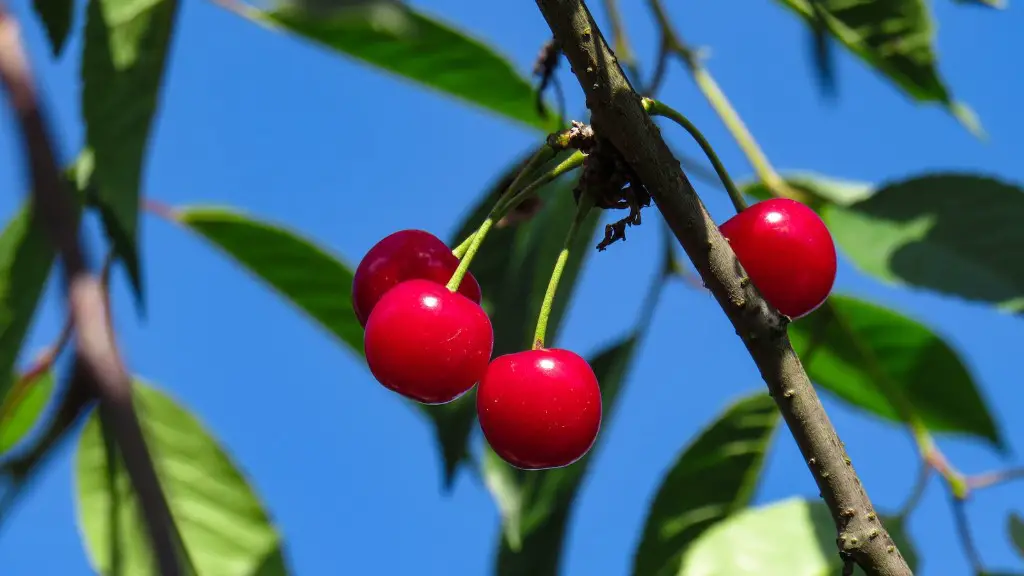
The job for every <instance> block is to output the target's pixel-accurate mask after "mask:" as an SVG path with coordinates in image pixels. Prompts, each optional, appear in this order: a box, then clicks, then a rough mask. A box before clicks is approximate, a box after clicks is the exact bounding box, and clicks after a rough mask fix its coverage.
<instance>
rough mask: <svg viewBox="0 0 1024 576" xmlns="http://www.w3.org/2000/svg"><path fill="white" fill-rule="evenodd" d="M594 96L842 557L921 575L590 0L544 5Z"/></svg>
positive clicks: (882, 571)
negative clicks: (772, 411) (771, 402)
mask: <svg viewBox="0 0 1024 576" xmlns="http://www.w3.org/2000/svg"><path fill="white" fill-rule="evenodd" d="M537 4H538V6H539V7H540V10H541V12H542V13H543V15H544V18H545V19H546V20H547V23H548V26H549V27H550V28H551V30H552V32H553V33H554V35H555V38H556V39H557V40H558V42H559V44H560V45H561V46H562V47H563V50H564V51H565V55H566V57H567V58H568V60H569V62H570V63H571V64H572V68H573V71H574V73H575V74H576V76H577V78H578V80H579V83H580V85H581V87H582V88H583V91H584V93H585V94H586V97H587V103H588V105H589V107H590V110H591V114H592V122H593V125H594V129H595V131H596V132H597V134H598V136H599V137H601V138H605V139H607V140H608V141H609V142H611V144H613V145H614V146H615V148H617V149H618V150H619V152H620V153H621V154H622V157H623V158H624V159H625V161H626V162H627V163H628V164H629V166H630V167H631V169H632V170H633V171H634V172H635V173H636V175H637V176H638V177H639V178H640V180H641V181H642V182H643V184H644V186H646V187H647V189H648V190H649V191H650V192H651V194H652V195H653V197H654V201H655V203H656V204H657V206H658V208H659V210H660V211H661V213H662V215H663V216H664V218H665V220H666V221H667V222H668V224H669V226H670V227H671V228H672V232H673V233H674V235H675V236H676V239H677V240H678V241H679V243H680V245H682V247H683V250H684V251H686V253H687V255H688V256H689V257H690V259H691V260H692V261H693V264H694V266H695V267H696V268H697V271H698V272H699V273H700V275H701V277H702V278H703V280H704V283H705V285H706V286H707V287H708V289H709V290H711V292H712V293H713V294H714V296H715V299H716V300H718V303H719V305H720V306H721V307H722V309H723V310H724V311H725V313H726V315H727V316H728V317H729V319H730V321H731V322H732V324H733V326H734V327H735V329H736V332H737V334H738V335H739V336H740V337H741V338H742V340H743V342H744V344H745V345H746V347H747V350H748V351H749V352H750V354H751V356H752V358H753V360H754V362H755V363H756V364H757V367H758V369H759V371H760V372H761V376H762V377H763V378H764V380H765V382H766V383H767V385H768V389H769V392H770V393H771V395H772V397H773V398H774V399H775V401H776V403H777V404H778V406H779V409H780V411H781V413H782V415H783V417H784V418H785V420H786V423H787V425H788V426H789V429H790V431H791V433H792V434H793V437H794V439H795V440H796V443H797V445H798V446H799V448H800V451H801V453H802V454H803V456H804V459H805V462H807V464H808V467H809V468H810V470H811V473H812V475H813V477H814V480H815V482H816V483H817V485H818V488H819V489H820V490H821V494H822V496H823V497H824V499H825V502H826V504H827V505H828V507H829V509H830V510H831V512H832V517H833V520H834V521H835V524H836V529H837V532H838V538H837V544H838V546H839V550H840V552H841V553H842V554H843V555H845V556H849V557H852V558H853V559H854V561H856V562H857V564H859V565H860V566H861V567H862V568H863V569H864V571H865V572H866V573H868V574H871V575H885V576H896V575H899V576H906V575H910V574H912V572H911V571H910V568H909V567H908V566H907V564H906V561H905V560H904V559H903V556H902V555H901V554H900V553H899V551H898V549H897V548H896V545H895V543H894V542H893V541H892V538H891V537H890V536H889V534H888V533H887V532H886V530H885V528H884V527H883V526H882V524H881V522H880V520H879V519H878V515H877V514H876V513H875V511H874V507H873V506H872V504H871V500H870V498H869V497H868V495H867V493H866V492H865V490H864V489H863V487H862V486H861V483H860V480H859V479H858V478H857V475H856V473H855V472H854V469H853V466H852V464H851V462H850V458H849V456H848V455H847V454H846V450H845V448H844V447H843V444H842V442H841V441H840V440H839V436H838V435H837V434H836V431H835V428H834V427H833V426H832V424H831V422H830V421H829V418H828V415H827V414H826V413H825V410H824V408H823V407H822V405H821V401H820V399H819V398H818V395H817V393H816V392H815V390H814V388H813V386H812V385H811V382H810V380H809V379H808V377H807V373H806V372H805V371H804V369H803V366H802V365H801V363H800V359H799V358H798V357H797V355H796V353H795V352H794V351H793V348H792V345H791V344H790V342H789V337H788V335H787V334H786V322H785V319H784V318H782V317H781V316H780V315H779V313H778V311H776V310H775V309H774V308H772V307H771V306H770V305H769V304H768V303H766V302H765V301H764V299H763V298H762V297H761V296H760V294H759V293H758V292H757V289H756V288H755V287H754V286H753V284H752V283H751V282H750V281H749V279H748V278H746V275H745V273H744V272H743V270H742V267H741V266H740V265H739V263H738V262H737V260H736V255H735V254H734V253H733V251H732V249H731V248H730V247H729V244H728V243H727V242H726V241H725V239H724V238H723V237H722V235H721V233H720V232H719V231H718V227H717V226H716V224H715V222H714V221H713V220H712V219H711V217H710V215H709V214H708V213H707V210H706V209H705V208H704V205H703V204H702V203H701V201H700V198H699V197H698V196H697V193H696V191H694V189H693V185H692V184H690V181H689V180H688V179H687V178H686V175H685V174H684V173H683V172H682V169H681V168H680V166H679V161H678V160H677V159H676V158H675V157H674V156H673V155H672V152H671V150H669V148H668V146H667V145H666V144H665V141H664V140H663V139H662V137H661V134H660V132H659V131H658V129H657V127H656V126H655V125H654V122H653V120H652V119H651V118H650V117H649V116H648V115H647V113H646V112H644V109H643V106H642V105H641V102H640V96H638V95H637V94H636V92H634V91H633V90H632V88H631V87H630V85H629V83H628V81H627V79H626V77H625V75H624V74H623V72H622V69H621V68H620V67H619V65H618V64H617V63H616V61H615V59H614V56H613V55H612V53H611V51H610V50H609V49H608V46H607V44H606V42H605V41H604V38H603V36H602V34H601V32H600V29H599V28H598V26H597V23H596V22H594V19H593V17H592V16H591V14H590V12H589V10H588V9H587V7H586V5H585V4H584V3H583V1H582V0H537Z"/></svg>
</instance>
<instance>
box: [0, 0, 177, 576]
mask: <svg viewBox="0 0 1024 576" xmlns="http://www.w3.org/2000/svg"><path fill="white" fill-rule="evenodd" d="M0 82H2V84H3V87H4V90H5V91H6V92H7V95H8V97H9V99H10V103H11V107H12V108H13V110H14V112H15V114H16V116H17V120H18V124H19V127H20V131H21V137H22V143H23V146H24V149H25V153H26V157H27V159H28V162H29V172H30V174H31V178H32V203H33V209H35V210H39V214H40V216H41V217H42V220H43V223H44V225H45V226H46V229H47V232H48V234H49V236H50V239H51V241H52V242H53V243H54V246H55V247H56V248H57V250H58V252H59V254H60V257H61V262H62V263H63V268H64V281H65V284H66V286H65V288H66V292H67V298H68V308H69V315H70V317H71V318H72V319H73V323H74V326H75V336H76V339H75V341H76V344H77V349H76V358H75V363H76V366H80V367H82V368H83V369H81V370H77V369H76V370H75V376H74V377H73V378H72V380H71V382H70V383H69V386H72V387H73V388H72V389H74V388H80V389H82V390H91V391H92V392H93V393H95V394H96V396H97V397H98V398H99V400H100V417H101V418H102V419H103V420H105V421H106V422H107V423H108V424H109V425H110V426H111V428H112V429H113V430H114V432H115V435H116V437H117V444H118V447H119V449H120V452H121V456H122V459H123V461H124V465H125V468H126V469H127V471H128V476H129V477H130V478H131V481H132V484H133V486H134V488H135V492H136V493H137V494H138V499H139V503H140V505H141V507H142V512H143V516H144V517H145V521H146V522H145V523H146V527H147V530H148V531H149V537H150V540H151V543H152V545H153V550H154V553H155V557H156V558H155V559H156V563H157V566H158V568H159V571H160V573H161V574H164V575H167V576H177V575H179V574H182V573H183V572H182V564H181V560H180V558H179V556H178V549H179V544H180V543H179V540H178V539H177V531H176V529H175V526H174V520H173V518H172V516H171V512H170V508H169V507H168V505H167V500H166V498H165V497H164V494H163V491H162V490H161V488H160V482H159V479H158V478H157V474H156V471H155V469H154V467H153V459H152V457H151V456H150V454H149V449H148V448H147V446H146V443H145V440H144V438H143V435H142V426H141V424H140V423H139V419H138V415H137V414H136V413H135V409H134V407H133V405H132V388H131V379H130V377H129V376H128V373H127V372H126V371H125V368H124V366H123V364H122V363H121V358H120V356H119V354H118V352H117V348H116V344H115V340H114V335H113V333H112V331H111V327H110V324H109V322H108V318H109V314H108V311H107V303H106V297H105V295H104V293H103V292H104V291H103V287H102V286H101V281H100V280H99V279H97V278H96V276H95V275H93V274H92V273H91V272H90V271H89V268H88V265H87V255H86V251H85V247H84V246H82V245H81V243H80V242H79V220H78V217H77V215H76V209H75V204H74V202H75V199H74V197H73V196H72V194H71V193H70V191H68V190H66V189H65V181H64V179H63V178H62V176H61V172H60V169H59V167H58V163H57V160H56V157H55V153H54V147H53V144H52V142H51V141H50V138H49V131H48V128H47V123H46V120H45V118H44V117H43V112H42V110H41V106H40V103H39V99H38V97H37V95H36V88H35V82H34V80H33V78H32V74H31V72H30V70H29V66H28V59H27V57H26V55H25V52H24V49H23V47H22V44H21V39H20V33H19V30H18V25H17V23H16V22H15V21H14V19H13V17H12V16H11V15H10V14H9V13H8V12H7V9H6V6H5V5H4V4H3V3H0Z"/></svg>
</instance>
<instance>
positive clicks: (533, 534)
mask: <svg viewBox="0 0 1024 576" xmlns="http://www.w3.org/2000/svg"><path fill="white" fill-rule="evenodd" d="M644 329H646V327H645V326H644V327H641V328H640V329H638V330H637V331H635V332H634V333H632V334H631V335H630V336H628V337H627V338H625V339H623V340H620V341H618V342H616V343H615V344H613V345H611V346H609V347H607V348H605V349H604V350H602V351H601V352H600V353H598V354H597V355H596V356H595V357H594V358H593V359H592V360H591V361H590V365H591V367H592V368H593V369H594V374H596V375H597V381H598V382H599V383H600V384H601V396H602V403H603V405H604V414H605V416H604V420H603V423H602V426H607V423H608V422H609V421H610V415H611V414H612V411H613V410H614V407H615V403H616V400H617V397H618V394H619V392H620V391H621V390H622V388H623V385H624V384H625V381H626V375H627V374H628V372H629V368H630V366H631V365H632V362H633V359H634V357H635V355H636V352H637V350H638V348H639V341H640V332H641V331H642V330H644ZM598 442H600V437H598ZM596 449H597V446H596V445H595V447H594V448H591V450H590V452H589V453H588V454H587V455H586V456H584V457H583V458H581V459H580V460H579V461H577V462H576V463H575V464H571V465H569V466H566V467H564V468H555V469H552V470H540V471H529V472H527V471H522V470H516V469H513V468H512V467H510V466H509V465H508V464H505V463H504V462H503V461H502V460H501V459H500V458H497V457H495V456H494V455H488V456H486V457H485V459H484V470H483V475H484V478H485V481H486V483H487V485H488V488H491V489H494V488H495V487H496V486H497V487H500V488H502V489H501V490H499V491H498V492H495V493H494V496H495V499H496V500H497V501H498V503H499V508H501V509H503V510H502V511H503V512H505V514H503V516H504V518H503V520H504V526H503V532H504V534H503V536H502V537H501V542H500V544H499V550H498V557H497V566H496V571H495V574H496V575H497V576H518V575H523V576H555V575H556V574H558V569H559V565H560V563H561V554H562V547H563V546H562V545H563V541H564V540H565V533H566V529H567V527H568V523H569V515H570V513H571V511H572V505H573V503H574V502H575V500H576V495H577V493H578V492H579V487H580V484H581V483H582V481H583V477H584V476H585V475H586V472H587V469H588V468H589V466H590V462H591V460H592V459H593V458H594V453H595V450H596ZM485 450H486V451H487V452H490V451H491V450H490V447H486V448H485ZM495 477H497V478H501V479H502V481H503V482H505V483H506V484H509V483H510V482H509V479H510V478H514V479H515V481H514V482H511V483H510V484H511V485H512V487H513V488H512V489H511V490H509V488H508V486H507V485H506V486H502V485H500V484H499V483H498V482H496V481H495V480H494V478H495ZM503 502H504V503H506V504H505V505H503V504H502V503H503ZM509 503H512V504H515V503H518V504H519V509H518V510H515V509H514V508H512V507H511V506H509V505H508V504H509ZM516 527H518V528H519V530H518V533H517V531H516V530H515V528H516ZM516 545H518V546H516Z"/></svg>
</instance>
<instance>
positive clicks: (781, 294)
mask: <svg viewBox="0 0 1024 576" xmlns="http://www.w3.org/2000/svg"><path fill="white" fill-rule="evenodd" d="M719 229H720V230H721V232H722V235H723V236H725V237H726V238H727V239H728V240H729V245H730V246H732V249H733V252H735V253H736V258H737V259H738V260H739V261H740V264H742V265H743V269H744V270H746V271H747V275H749V276H750V280H751V282H753V283H754V286H756V287H757V290H758V291H759V292H760V293H761V295H762V296H764V298H765V300H767V301H768V302H769V303H770V304H772V305H773V306H775V308H777V309H778V310H779V312H781V313H783V314H785V315H786V316H789V317H790V318H794V319H795V318H799V317H801V316H805V315H807V314H809V313H810V312H811V311H813V310H814V309H815V308H817V307H818V306H820V305H821V304H822V302H824V301H825V299H826V298H828V294H829V292H831V291H832V284H833V283H834V282H835V279H836V247H835V244H834V243H833V242H832V235H831V234H829V231H828V228H827V227H826V226H825V223H824V222H822V221H821V218H819V217H818V215H817V214H815V212H814V211H813V210H811V209H810V208H808V207H807V206H805V205H804V204H801V203H800V202H797V201H796V200H789V199H787V198H775V199H771V200H765V201H763V202H758V203H757V204H754V205H753V206H751V207H750V208H747V209H746V210H744V211H742V212H740V213H739V214H737V215H735V216H733V217H732V218H730V219H729V220H727V221H726V222H725V223H724V224H722V225H721V226H720V227H719Z"/></svg>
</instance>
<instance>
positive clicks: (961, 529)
mask: <svg viewBox="0 0 1024 576" xmlns="http://www.w3.org/2000/svg"><path fill="white" fill-rule="evenodd" d="M950 499H951V500H952V503H951V504H952V506H953V519H954V524H956V532H957V535H958V536H959V537H960V545H961V546H962V547H963V549H964V554H966V555H967V561H968V562H970V563H971V569H973V570H974V574H975V575H976V576H984V574H985V564H984V563H983V562H982V561H981V553H980V552H978V547H977V546H975V544H974V537H973V536H972V535H971V526H970V522H969V521H968V520H967V509H966V505H967V501H966V500H965V499H963V498H959V497H957V495H956V494H953V492H952V490H951V491H950Z"/></svg>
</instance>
